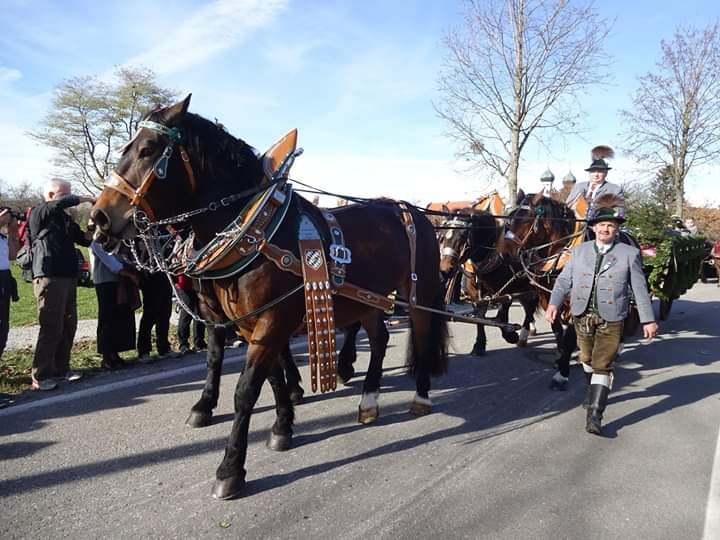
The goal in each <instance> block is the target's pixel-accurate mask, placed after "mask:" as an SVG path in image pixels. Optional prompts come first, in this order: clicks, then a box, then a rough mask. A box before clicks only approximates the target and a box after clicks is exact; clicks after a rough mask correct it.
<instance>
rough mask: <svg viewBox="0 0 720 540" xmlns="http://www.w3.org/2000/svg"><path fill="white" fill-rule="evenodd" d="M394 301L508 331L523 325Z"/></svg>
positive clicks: (455, 319) (411, 307)
mask: <svg viewBox="0 0 720 540" xmlns="http://www.w3.org/2000/svg"><path fill="white" fill-rule="evenodd" d="M394 302H395V304H397V305H398V306H401V307H404V308H407V309H421V310H423V311H429V312H430V313H436V314H438V315H443V316H445V317H447V318H448V319H449V320H451V321H453V322H466V323H471V324H484V325H486V326H497V327H498V328H502V329H503V330H505V331H507V332H515V331H517V330H520V329H521V328H522V326H521V325H519V324H515V323H501V322H497V321H493V320H491V319H482V318H480V317H468V316H466V315H458V314H455V313H451V312H449V311H442V310H440V309H435V308H431V307H426V306H418V305H414V306H411V305H410V303H408V302H402V301H401V300H395V301H394Z"/></svg>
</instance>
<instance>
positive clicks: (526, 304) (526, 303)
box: [518, 296, 538, 347]
mask: <svg viewBox="0 0 720 540" xmlns="http://www.w3.org/2000/svg"><path fill="white" fill-rule="evenodd" d="M520 304H521V305H522V307H523V310H524V311H525V319H523V324H522V329H521V330H520V336H519V339H518V347H525V346H527V341H528V337H530V336H534V335H535V334H536V330H535V311H537V307H538V300H537V297H536V296H533V298H530V299H527V298H523V299H522V300H520Z"/></svg>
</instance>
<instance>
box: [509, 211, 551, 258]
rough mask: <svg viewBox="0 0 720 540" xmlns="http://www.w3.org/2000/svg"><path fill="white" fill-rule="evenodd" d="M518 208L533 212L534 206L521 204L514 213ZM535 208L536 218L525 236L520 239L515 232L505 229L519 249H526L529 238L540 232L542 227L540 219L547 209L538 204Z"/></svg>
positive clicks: (514, 217) (515, 217)
mask: <svg viewBox="0 0 720 540" xmlns="http://www.w3.org/2000/svg"><path fill="white" fill-rule="evenodd" d="M518 210H527V211H528V212H532V211H533V206H532V205H529V204H521V205H520V206H518V207H517V208H516V209H515V210H514V211H513V214H515V213H516V212H517V211H518ZM534 210H535V219H534V220H533V224H532V226H531V227H530V228H529V229H528V232H527V233H526V234H525V236H524V237H523V239H522V240H519V239H518V237H517V236H515V233H513V232H512V231H511V230H510V229H508V230H507V231H505V238H507V239H508V240H511V241H513V242H515V244H516V245H517V247H518V249H524V248H525V244H526V243H527V241H528V239H529V238H530V235H531V234H533V233H537V232H538V229H539V227H540V221H541V220H542V218H543V216H544V215H545V209H544V208H543V207H542V206H538V207H537V208H534ZM512 219H513V220H515V219H518V218H517V216H514V215H513V218H512Z"/></svg>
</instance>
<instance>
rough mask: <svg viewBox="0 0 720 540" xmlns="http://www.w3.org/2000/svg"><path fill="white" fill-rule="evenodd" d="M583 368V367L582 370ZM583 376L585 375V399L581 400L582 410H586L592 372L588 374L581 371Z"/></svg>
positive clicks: (588, 401) (588, 402)
mask: <svg viewBox="0 0 720 540" xmlns="http://www.w3.org/2000/svg"><path fill="white" fill-rule="evenodd" d="M584 367H585V366H584V365H583V368H584ZM583 374H584V375H585V399H583V402H582V408H583V409H587V408H588V405H589V404H590V379H592V371H589V372H588V371H585V370H584V369H583Z"/></svg>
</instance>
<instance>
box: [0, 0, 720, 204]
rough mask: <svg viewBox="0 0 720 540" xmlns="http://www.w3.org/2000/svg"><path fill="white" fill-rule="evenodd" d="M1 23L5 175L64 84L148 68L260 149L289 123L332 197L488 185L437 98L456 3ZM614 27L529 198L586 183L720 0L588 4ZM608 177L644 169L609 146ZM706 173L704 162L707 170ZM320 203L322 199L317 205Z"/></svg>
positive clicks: (40, 174)
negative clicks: (664, 65)
mask: <svg viewBox="0 0 720 540" xmlns="http://www.w3.org/2000/svg"><path fill="white" fill-rule="evenodd" d="M2 5H3V16H2V18H0V178H1V179H3V180H4V181H5V182H6V183H10V184H13V183H18V182H21V181H24V180H28V181H31V182H34V183H37V184H38V185H40V184H41V183H42V182H43V181H44V180H45V179H47V178H48V177H49V176H50V175H51V174H52V166H51V163H50V153H49V151H48V150H47V149H45V148H42V147H39V146H37V145H36V144H35V143H33V142H32V141H30V140H29V139H28V138H27V137H26V136H25V132H26V131H27V130H30V129H34V128H36V127H37V126H38V122H39V121H40V120H41V119H42V117H43V116H44V115H45V113H46V112H47V110H48V107H49V104H50V99H51V96H52V90H53V88H54V87H55V86H56V85H57V84H58V83H59V82H60V81H61V80H62V79H64V78H69V77H74V76H78V75H88V74H89V75H102V74H108V73H110V72H111V71H112V69H113V68H114V67H115V66H117V65H136V66H137V65H143V66H146V67H149V68H151V69H153V70H154V71H155V72H156V73H157V74H158V80H159V82H160V84H161V85H163V86H166V87H169V88H173V89H174V90H176V91H177V92H178V93H179V94H182V95H184V94H185V93H188V92H192V94H193V99H192V103H191V110H193V111H194V112H197V113H199V114H202V115H203V116H205V117H207V118H218V119H219V120H220V121H221V122H223V123H224V124H225V125H226V126H227V128H228V129H229V130H230V131H231V132H232V133H233V134H234V135H236V136H238V137H241V138H243V139H245V140H246V141H247V142H249V143H250V144H252V145H254V146H255V147H257V148H258V149H259V150H264V149H265V148H267V147H269V146H271V145H272V143H273V142H274V141H275V140H276V139H277V138H278V137H280V136H281V135H282V134H283V133H284V132H286V131H287V130H289V129H291V128H293V127H297V128H298V129H299V134H300V145H301V146H303V147H304V149H305V154H304V155H303V156H302V157H301V158H299V160H298V162H297V163H296V165H295V167H294V169H293V176H295V177H297V178H298V179H300V180H302V181H304V182H307V183H310V184H313V185H317V186H319V187H322V188H324V189H328V190H331V191H337V192H344V193H350V194H353V195H359V196H376V195H387V196H393V197H398V198H406V199H411V200H415V201H421V202H425V201H428V200H446V199H450V198H457V197H463V198H464V197H472V196H477V195H480V194H482V193H485V192H487V191H488V190H489V189H491V188H492V187H497V186H498V184H496V183H495V184H494V183H493V181H491V180H488V178H487V175H486V174H484V173H477V172H474V173H471V174H468V173H467V172H463V169H464V167H463V165H462V164H458V163H455V161H454V158H453V154H454V150H455V149H454V147H453V146H452V143H451V142H450V141H449V140H448V139H446V138H445V137H444V136H443V131H444V130H445V125H444V124H443V122H442V121H441V120H440V119H439V118H438V117H437V115H436V113H435V111H434V109H433V107H432V103H433V102H434V101H435V102H437V101H438V100H439V99H440V96H439V95H438V93H437V78H438V72H439V69H440V66H441V65H442V61H443V56H444V54H445V49H444V46H443V44H442V39H443V36H444V35H445V33H446V32H447V31H448V30H450V29H451V28H453V27H455V26H457V25H459V23H460V14H461V12H462V9H463V4H462V3H461V2H454V1H449V0H447V1H442V2H441V1H432V0H424V1H410V0H396V1H393V2H388V1H376V0H366V1H362V2H360V1H327V2H321V1H308V0H234V1H229V0H216V1H199V0H194V1H193V0H165V1H164V2H157V3H154V2H147V1H146V0H128V1H124V2H115V1H109V2H94V1H93V2H90V1H86V2H78V1H73V0H70V1H62V2H60V1H55V2H51V1H35V0H3V2H2ZM597 9H598V10H599V11H600V13H601V15H602V17H604V18H607V19H608V20H609V21H610V22H611V23H612V32H611V35H610V37H609V38H608V40H607V44H606V50H607V52H608V53H609V54H610V55H611V60H612V68H611V71H612V73H613V77H611V78H610V79H608V81H607V83H608V84H607V85H606V86H604V87H602V88H596V89H592V90H591V91H590V92H589V94H588V95H586V96H584V97H583V99H582V105H583V108H584V110H585V115H584V119H585V126H584V128H585V129H586V131H585V133H584V134H583V135H581V136H568V137H563V138H561V137H555V138H554V139H553V140H551V141H550V142H549V144H548V145H546V146H544V145H538V144H533V145H531V146H530V147H528V149H527V151H526V152H525V153H524V154H523V163H522V166H521V171H520V185H521V187H524V188H525V189H528V190H531V191H535V190H537V189H538V187H539V181H538V178H539V176H540V173H542V171H543V170H545V168H547V167H550V169H551V170H552V171H553V172H554V173H555V175H556V176H557V177H558V178H560V177H562V176H563V175H564V174H565V173H566V172H567V171H568V170H569V169H572V170H573V172H574V173H575V174H576V176H578V178H581V179H582V178H584V175H585V173H583V172H582V169H583V168H584V167H586V166H587V164H588V161H589V149H590V148H591V147H592V146H594V145H596V144H609V145H611V146H614V147H618V146H620V145H621V143H622V141H621V140H620V139H619V133H620V132H621V125H620V123H619V118H618V115H617V111H618V109H620V108H622V107H628V106H629V99H630V95H631V93H632V91H633V89H634V88H635V85H636V81H635V77H636V76H638V75H641V74H643V73H645V72H647V71H648V70H652V69H653V68H654V64H655V62H656V60H657V59H658V58H659V51H660V39H662V38H670V37H671V36H672V32H673V29H674V28H675V26H676V25H678V24H682V25H694V26H704V25H706V24H708V23H709V22H710V21H712V20H714V19H717V18H718V16H720V8H718V7H717V2H714V1H709V0H686V1H685V2H669V1H666V2H661V1H655V2H651V1H646V0H642V1H636V2H628V1H624V2H620V1H615V0H610V1H605V2H603V3H598V4H597ZM614 166H615V170H614V171H612V172H611V176H610V180H614V181H618V182H627V181H637V180H640V179H641V176H639V175H638V173H637V172H636V170H635V168H634V165H633V164H632V163H631V162H630V160H628V159H627V157H626V156H622V155H619V156H618V157H617V159H616V160H615V162H614ZM713 169H714V170H713ZM717 171H718V168H717V167H715V168H713V167H706V168H705V169H702V170H696V171H692V172H691V176H690V177H689V178H688V186H687V196H688V198H689V199H690V200H691V201H693V202H696V203H704V202H711V203H714V204H717V202H718V200H720V197H718V196H715V195H714V193H713V192H714V191H715V189H714V188H712V187H711V186H712V185H713V184H711V183H710V180H711V178H713V177H717V176H718V175H717ZM323 202H330V201H329V200H324V201H323Z"/></svg>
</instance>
